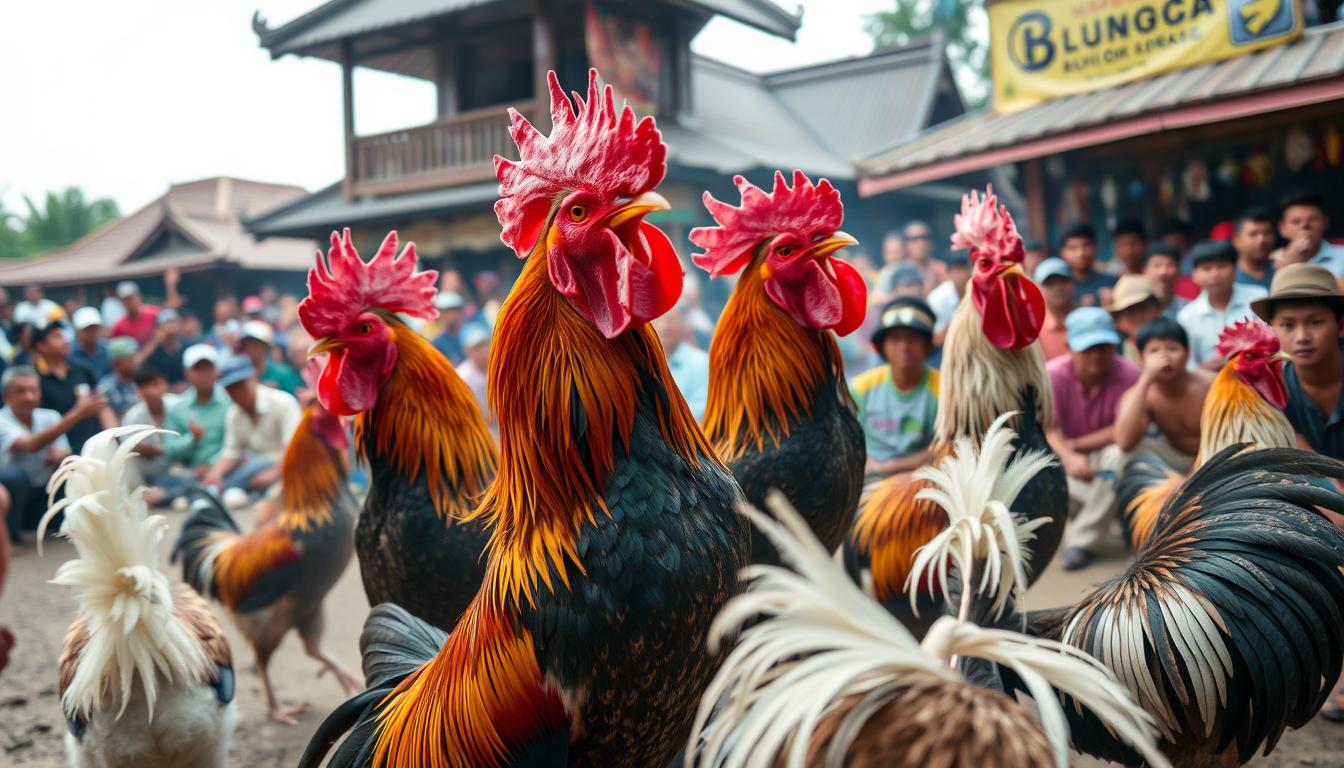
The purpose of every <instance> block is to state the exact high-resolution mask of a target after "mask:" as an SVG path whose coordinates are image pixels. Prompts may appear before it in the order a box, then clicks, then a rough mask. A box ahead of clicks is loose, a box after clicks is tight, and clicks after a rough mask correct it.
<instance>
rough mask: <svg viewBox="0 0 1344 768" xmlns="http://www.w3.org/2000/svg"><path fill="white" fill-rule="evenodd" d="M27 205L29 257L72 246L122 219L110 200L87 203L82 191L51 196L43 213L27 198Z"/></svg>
mask: <svg viewBox="0 0 1344 768" xmlns="http://www.w3.org/2000/svg"><path fill="white" fill-rule="evenodd" d="M23 202H24V203H25V204H26V205H27V206H28V216H27V218H26V219H25V220H24V225H23V233H24V239H25V240H26V241H27V252H28V253H41V252H43V251H50V250H53V249H56V248H60V247H62V246H65V245H69V244H70V243H73V242H75V241H76V240H78V239H79V238H81V237H83V236H84V235H87V234H88V233H90V232H92V231H93V230H94V229H96V228H97V227H99V226H100V225H102V224H104V223H106V222H108V221H111V220H112V219H115V218H116V217H117V216H119V215H120V211H118V210H117V204H116V203H115V202H113V201H112V200H110V199H108V198H101V199H98V200H92V201H89V200H86V199H85V197H84V192H83V191H82V190H80V189H79V187H68V188H66V190H65V191H64V192H61V193H59V194H57V193H55V192H48V193H47V197H46V200H45V201H43V205H42V209H41V210H38V208H37V206H36V205H34V204H33V201H32V200H31V199H30V198H29V197H28V196H27V195H24V197H23Z"/></svg>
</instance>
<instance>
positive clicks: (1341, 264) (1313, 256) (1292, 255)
mask: <svg viewBox="0 0 1344 768" xmlns="http://www.w3.org/2000/svg"><path fill="white" fill-rule="evenodd" d="M1280 210H1281V213H1280V214H1279V236H1280V237H1282V238H1283V239H1284V240H1287V241H1288V244H1287V245H1285V246H1283V248H1281V249H1279V252H1278V254H1277V255H1276V256H1275V263H1276V264H1277V265H1278V266H1279V267H1280V268H1282V267H1285V266H1287V265H1289V264H1301V263H1303V262H1310V263H1312V264H1316V265H1318V266H1322V267H1325V268H1326V269H1328V270H1330V274H1332V275H1334V276H1335V279H1336V280H1337V281H1338V280H1339V278H1340V277H1341V276H1344V247H1340V246H1337V245H1334V244H1333V243H1330V242H1328V241H1326V239H1325V230H1326V229H1327V228H1328V227H1329V226H1330V217H1329V216H1326V215H1325V204H1324V203H1323V202H1322V200H1321V196H1320V195H1318V194H1316V193H1315V192H1308V191H1305V190H1300V191H1297V192H1292V193H1290V194H1288V195H1287V196H1286V197H1284V198H1283V204H1282V207H1281V209H1280Z"/></svg>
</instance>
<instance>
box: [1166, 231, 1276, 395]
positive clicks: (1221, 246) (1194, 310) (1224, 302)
mask: <svg viewBox="0 0 1344 768" xmlns="http://www.w3.org/2000/svg"><path fill="white" fill-rule="evenodd" d="M1190 261H1191V262H1192V263H1193V264H1194V272H1193V273H1192V275H1191V276H1192V277H1193V278H1194V280H1195V283H1196V284H1197V285H1198V286H1199V288H1200V292H1199V296H1198V297H1197V298H1196V299H1195V300H1194V301H1192V302H1190V303H1189V304H1187V305H1185V308H1184V309H1182V310H1181V311H1180V313H1178V314H1177V315H1176V320H1177V321H1178V322H1180V324H1181V325H1182V326H1183V327H1184V328H1185V332H1186V333H1187V334H1189V336H1190V365H1191V366H1192V367H1193V366H1203V367H1204V368H1207V369H1208V370H1211V371H1216V370H1218V369H1220V368H1222V367H1223V358H1222V357H1221V356H1220V355H1219V354H1218V352H1217V351H1216V347H1217V345H1218V335H1219V334H1221V333H1222V332H1223V328H1225V327H1227V326H1229V325H1231V324H1232V323H1235V322H1237V321H1238V320H1241V319H1243V318H1247V317H1250V316H1251V302H1253V301H1255V300H1256V299H1259V298H1261V297H1263V296H1264V295H1265V289H1264V288H1261V287H1260V286H1258V285H1247V284H1245V283H1237V282H1236V277H1237V251H1236V249H1234V248H1233V247H1232V244H1231V243H1229V242H1227V241H1225V240H1204V241H1202V242H1200V243H1198V244H1197V245H1195V247H1194V248H1192V249H1191V250H1190Z"/></svg>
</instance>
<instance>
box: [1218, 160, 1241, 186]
mask: <svg viewBox="0 0 1344 768" xmlns="http://www.w3.org/2000/svg"><path fill="white" fill-rule="evenodd" d="M1240 176H1241V166H1239V165H1237V161H1236V160H1235V159H1234V158H1233V157H1232V156H1231V155H1228V156H1227V157H1224V158H1223V161H1222V162H1221V163H1219V164H1218V180H1219V181H1221V182H1223V185H1224V186H1228V187H1234V186H1236V184H1237V179H1238V178H1239V177H1240Z"/></svg>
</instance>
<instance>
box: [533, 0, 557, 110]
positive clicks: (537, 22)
mask: <svg viewBox="0 0 1344 768" xmlns="http://www.w3.org/2000/svg"><path fill="white" fill-rule="evenodd" d="M532 8H533V13H532V63H533V72H534V77H533V86H532V98H534V99H541V100H544V99H545V98H546V94H547V85H546V73H548V72H550V71H551V70H553V69H555V26H554V25H553V24H552V23H551V9H550V6H549V4H547V3H546V2H545V1H544V0H534V2H533V3H532ZM543 114H544V116H541V115H539V117H542V119H543V121H544V122H545V126H544V127H543V126H542V125H541V124H536V125H537V128H538V129H539V130H541V131H543V132H546V133H549V132H550V130H551V117H550V113H549V112H544V113H543Z"/></svg>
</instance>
